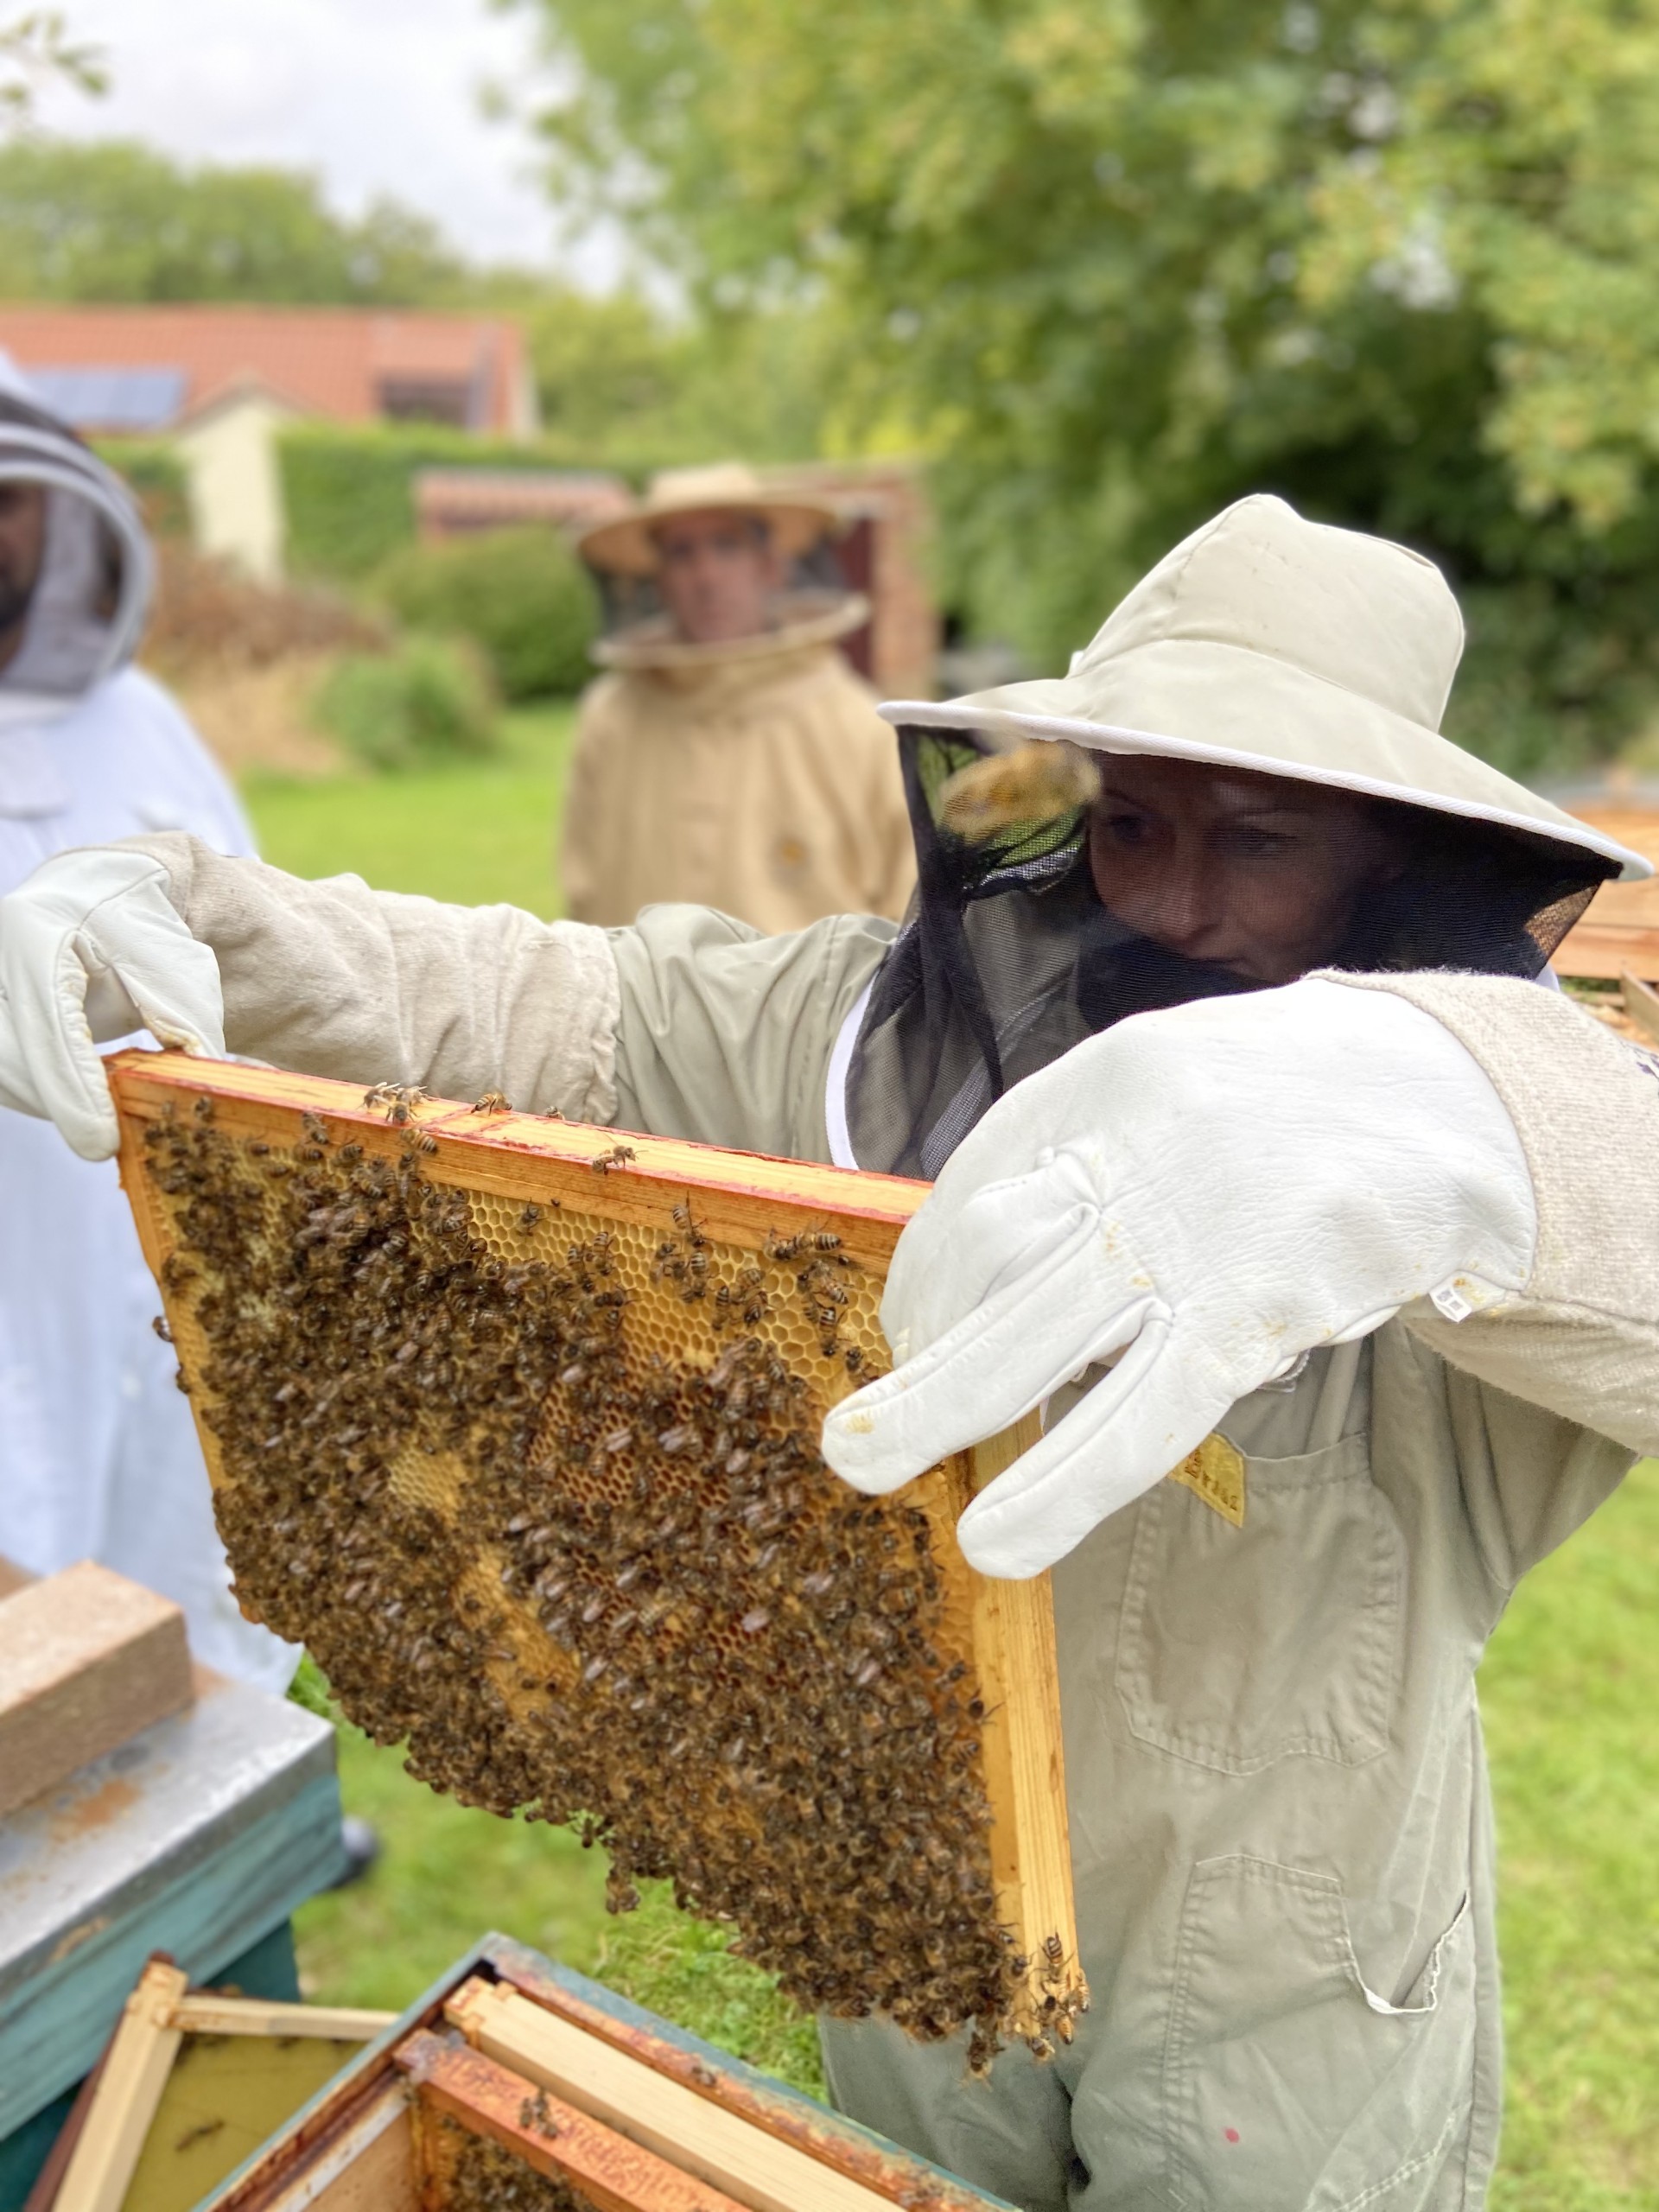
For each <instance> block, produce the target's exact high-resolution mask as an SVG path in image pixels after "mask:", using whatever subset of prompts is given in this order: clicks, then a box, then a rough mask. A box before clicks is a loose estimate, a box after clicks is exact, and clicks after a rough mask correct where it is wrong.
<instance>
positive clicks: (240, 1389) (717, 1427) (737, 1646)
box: [112, 1053, 1086, 2064]
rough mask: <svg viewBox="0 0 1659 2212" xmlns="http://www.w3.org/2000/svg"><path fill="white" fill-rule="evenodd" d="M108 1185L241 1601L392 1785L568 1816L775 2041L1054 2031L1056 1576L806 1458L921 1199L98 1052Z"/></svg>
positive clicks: (385, 1097)
mask: <svg viewBox="0 0 1659 2212" xmlns="http://www.w3.org/2000/svg"><path fill="white" fill-rule="evenodd" d="M112 1077H113V1082H114V1088H115V1092H116V1097H117V1101H118V1106H119V1109H120V1114H121V1120H122V1128H123V1148H122V1171H123V1174H124V1179H125V1182H126V1187H127V1190H128V1192H129V1194H130V1198H131V1200H132V1204H133V1208H134V1211H135V1214H136V1216H137V1221H138V1226H139V1231H140V1234H141V1236H142V1237H143V1241H144V1245H145V1249H146V1252H147V1254H148V1255H149V1260H150V1262H151V1265H152V1266H153V1267H154V1268H155V1269H156V1274H157V1275H158V1278H159V1280H160V1281H161V1283H162V1289H163V1296H164V1300H165V1303H166V1306H167V1313H168V1321H169V1323H170V1325H171V1328H172V1331H173V1335H174V1339H175V1344H176V1345H177V1348H178V1352H179V1357H180V1362H181V1381H182V1382H183V1383H184V1384H185V1385H186V1387H188V1389H189V1390H190V1392H191V1394H192V1402H193V1404H194V1408H195V1411H196V1415H197V1419H198V1421H199V1423H200V1427H201V1433H202V1439H203V1443H204V1446H205V1448H206V1451H207V1459H208V1464H209V1466H210V1469H211V1471H212V1474H213V1481H214V1484H215V1486H216V1504H217V1508H218V1513H219V1526H220V1529H221V1530H222V1532H223V1534H224V1535H225V1539H226V1546H227V1548H228V1550H229V1553H230V1556H231V1560H232V1565H233V1567H234V1569H235V1573H236V1578H237V1590H238V1596H239V1598H240V1599H241V1602H242V1604H243V1606H244V1609H245V1611H249V1612H250V1613H251V1614H252V1615H254V1616H255V1617H256V1618H261V1619H264V1621H266V1622H267V1623H268V1624H270V1626H271V1627H272V1628H273V1629H275V1630H277V1632H278V1633H279V1634H282V1635H284V1636H287V1637H293V1638H296V1639H300V1640H303V1642H304V1643H306V1644H307V1645H308V1648H309V1649H311V1651H312V1652H313V1653H314V1654H315V1656H316V1658H317V1659H318V1661H319V1662H320V1663H321V1665H322V1666H323V1668H324V1669H326V1671H327V1675H328V1677H329V1680H330V1681H331V1682H332V1684H333V1685H334V1689H335V1691H336V1693H337V1694H338V1695H339V1697H340V1701H341V1703H342V1705H343V1706H344V1707H345V1709H346V1712H347V1713H349V1714H350V1715H351V1716H352V1717H353V1719H355V1720H357V1721H358V1722H359V1725H361V1726H364V1727H365V1728H366V1729H367V1730H368V1731H369V1732H371V1733H372V1735H374V1736H375V1737H376V1738H378V1739H379V1740H381V1741H383V1742H394V1741H400V1740H404V1739H406V1740H407V1743H408V1746H409V1760H410V1768H411V1770H412V1771H414V1772H415V1773H416V1774H417V1775H420V1776H422V1777H423V1778H425V1779H427V1780H429V1781H430V1782H431V1783H434V1784H435V1786H437V1787H439V1788H442V1789H450V1790H453V1791H454V1793H455V1794H456V1795H457V1796H461V1797H462V1798H464V1799H465V1800H467V1802H474V1803H479V1804H484V1805H487V1806H490V1807H492V1808H494V1809H496V1810H498V1811H500V1812H503V1813H505V1812H510V1811H512V1810H514V1809H518V1808H527V1809H529V1810H531V1812H532V1814H533V1815H536V1816H537V1817H543V1818H547V1819H550V1820H556V1821H568V1820H573V1819H581V1820H582V1821H585V1822H586V1823H587V1829H586V1832H587V1833H588V1834H590V1835H592V1836H594V1837H595V1838H597V1839H599V1840H603V1842H604V1843H605V1844H606V1846H607V1850H608V1852H609V1853H610V1858H611V1876H610V1880H611V1891H612V1901H613V1904H615V1905H616V1906H617V1907H618V1908H619V1909H624V1910H626V1908H627V1907H628V1906H629V1905H630V1904H632V1902H633V1901H634V1898H635V1896H636V1894H637V1892H636V1891H635V1889H634V1884H635V1881H636V1880H637V1879H638V1878H646V1877H667V1878H670V1879H671V1881H672V1882H673V1884H674V1887H675V1891H676V1894H677V1897H678V1899H679V1901H680V1902H681V1904H683V1905H684V1906H685V1907H687V1908H688V1909H689V1910H692V1911H694V1912H697V1913H700V1914H702V1915H703V1916H706V1917H711V1918H718V1919H723V1920H726V1921H728V1922H730V1923H733V1924H734V1929H735V1931H736V1938H737V1942H738V1947H739V1948H741V1949H742V1950H743V1952H744V1953H745V1954H746V1955H747V1956H748V1957H750V1958H752V1959H753V1960H754V1961H756V1962H757V1963H758V1964H759V1965H760V1966H762V1967H766V1969H767V1970H769V1971H771V1972H772V1973H774V1974H777V1975H778V1976H779V1979H780V1980H781V1982H782V1984H783V1986H784V1987H785V1989H786V1990H787V1991H788V1993H790V1994H791V1996H792V1997H794V1998H795V1999H797V2000H798V2001H799V2002H800V2003H802V2004H803V2005H809V2006H811V2007H813V2008H815V2009H818V2010H823V2011H827V2012H832V2013H836V2014H840V2015H843V2016H848V2015H853V2016H855V2015H859V2014H861V2013H864V2012H869V2011H871V2010H880V2011H882V2012H887V2013H889V2014H891V2015H892V2016H893V2018H895V2019H897V2020H898V2021H899V2023H900V2024H903V2025H904V2026H906V2027H907V2028H909V2029H910V2030H911V2031H912V2032H915V2033H917V2034H918V2035H921V2036H924V2037H936V2036H938V2035H942V2034H945V2033H948V2032H950V2031H954V2030H956V2029H957V2028H959V2027H964V2026H966V2027H969V2028H971V2029H972V2031H973V2046H974V2057H975V2063H976V2064H982V2063H986V2062H987V2061H988V2057H989V2055H990V2053H991V2051H992V2050H994V2049H995V2044H996V2041H997V2039H998V2037H1000V2036H1001V2035H1004V2034H1007V2033H1013V2034H1016V2035H1019V2036H1022V2037H1025V2038H1026V2039H1027V2041H1028V2042H1030V2043H1031V2044H1032V2045H1033V2049H1034V2050H1036V2051H1037V2053H1038V2055H1039V2056H1045V2055H1046V2053H1047V2052H1048V2050H1051V2049H1052V2038H1053V2037H1054V2036H1055V2035H1057V2034H1058V2035H1060V2036H1063V2037H1065V2036H1069V2034H1070V2032H1071V2020H1072V2018H1073V2016H1074V2014H1075V2012H1077V2010H1078V2009H1080V2007H1081V2005H1083V2004H1084V2003H1085V2002H1086V1992H1085V1990H1084V1983H1083V1979H1082V1975H1081V1972H1080V1969H1079V1967H1078V1965H1077V1938H1076V1929H1075V1922H1074V1914H1073V1906H1072V1897H1071V1860H1070V1853H1069V1849H1068V1845H1067V1838H1066V1819H1065V1777H1064V1770H1063V1762H1062V1754H1061V1742H1060V1717H1059V1704H1058V1686H1057V1681H1056V1669H1055V1656H1054V1638H1053V1626H1052V1613H1051V1608H1050V1596H1049V1586H1048V1581H1047V1578H1046V1577H1041V1578H1039V1579H1037V1580H1033V1581H1030V1582H1021V1583H1011V1582H996V1581H991V1580H985V1579H982V1578H981V1577H978V1576H976V1575H975V1574H974V1573H971V1572H970V1570H969V1568H968V1567H967V1566H966V1564H965V1563H964V1562H963V1559H962V1556H961V1554H960V1552H959V1550H958V1548H957V1544H956V1541H955V1537H954V1533H953V1530H954V1522H955V1521H956V1518H957V1515H958V1513H959V1512H960V1510H961V1509H962V1507H963V1503H965V1501H966V1499H967V1497H968V1496H969V1494H970V1492H971V1491H972V1489H973V1487H974V1486H975V1485H976V1483H978V1482H980V1481H982V1480H983V1479H985V1478H988V1475H989V1474H990V1473H993V1472H995V1471H997V1470H998V1469H999V1468H1000V1467H1001V1466H1002V1465H1006V1464H1007V1459H1008V1457H1009V1456H1010V1455H1011V1453H1012V1452H1014V1450H1015V1449H1017V1448H1018V1445H1019V1439H1018V1438H1014V1437H1010V1438H1003V1439H999V1440H993V1441H992V1442H991V1443H989V1444H988V1445H987V1446H982V1447H981V1448H980V1450H979V1451H978V1452H976V1453H975V1454H973V1455H970V1456H969V1458H965V1459H961V1460H957V1461H953V1462H951V1463H950V1464H947V1465H944V1466H942V1467H940V1468H938V1469H937V1470H935V1471H933V1472H932V1473H931V1475H929V1476H927V1477H925V1478H923V1480H922V1481H921V1482H919V1483H918V1484H912V1485H911V1486H909V1487H908V1488H907V1489H906V1491H903V1492H901V1493H899V1495H898V1496H896V1497H893V1498H888V1499H870V1498H864V1497H860V1496H859V1495H858V1494H857V1493H855V1491H851V1490H850V1489H849V1488H848V1487H847V1486H846V1485H844V1484H842V1483H840V1482H839V1481H837V1480H836V1478H834V1477H833V1476H832V1475H831V1474H830V1473H829V1471H828V1470H827V1469H826V1468H825V1467H824V1465H823V1462H822V1460H821V1459H819V1457H818V1453H817V1433H818V1427H819V1424H820V1422H821V1421H822V1418H823V1413H824V1411H825V1409H826V1408H828V1407H829V1405H830V1404H832V1403H834V1402H835V1401H836V1399H837V1398H839V1397H840V1396H842V1395H844V1394H845V1393H846V1392H847V1391H849V1389H852V1388H853V1387H855V1383H857V1382H859V1381H862V1380H864V1379H867V1378H868V1377H871V1376H874V1375H877V1374H880V1372H882V1371H883V1370H885V1367H886V1365H887V1350H886V1345H885V1342H884V1340H883V1338H882V1336H881V1332H880V1322H879V1318H878V1309H879V1305H880V1292H881V1286H882V1281H883V1278H884V1273H885V1269H886V1267H887V1262H888V1260H889V1258H890V1256H891V1254H892V1251H893V1245H894V1243H896V1241H897V1238H898V1236H899V1231H900V1230H902V1228H903V1226H904V1224H905V1223H906V1221H907V1220H908V1219H909V1217H910V1216H911V1214H912V1212H913V1211H915V1209H916V1207H917V1206H918V1205H919V1203H920V1202H921V1199H922V1198H923V1197H924V1196H925V1185H919V1184H914V1183H908V1182H904V1181H900V1180H898V1179H893V1178H890V1177H884V1176H874V1175H861V1174H853V1173H846V1172H843V1171H842V1170H839V1169H835V1168H826V1167H818V1166H803V1165H799V1164H796V1163H791V1162H786V1161H781V1160H766V1159H762V1158H760V1157H758V1156H755V1155H753V1154H735V1153H725V1152H720V1151H717V1150H714V1149H711V1148H709V1147H702V1146H697V1145H692V1144H687V1143H682V1142H677V1141H668V1140H661V1139H652V1138H648V1137H643V1136H628V1137H620V1136H619V1135H618V1133H617V1132H615V1131H613V1130H610V1129H596V1128H584V1127H579V1126H576V1125H574V1124H569V1123H565V1122H559V1121H557V1120H549V1119H543V1118H538V1117H533V1116H527V1115H518V1114H514V1113H512V1111H511V1110H510V1109H506V1108H505V1104H504V1103H500V1102H484V1103H483V1104H482V1105H481V1106H480V1107H479V1108H467V1107H463V1106H458V1105H453V1104H445V1103H442V1102H432V1101H425V1100H422V1099H419V1098H416V1099H414V1100H413V1101H411V1100H410V1099H409V1098H408V1097H407V1096H404V1095H401V1094H397V1093H393V1092H390V1091H388V1090H385V1089H384V1087H377V1089H376V1090H374V1091H372V1092H370V1093H368V1094H366V1095H365V1093H364V1092H363V1091H362V1090H360V1089H358V1088H355V1087H353V1086H350V1085H346V1084H337V1083H328V1082H323V1081H319V1080H315V1079H312V1078H308V1077H292V1076H285V1075H281V1074H277V1073H275V1072H273V1071H267V1070H258V1069H252V1068H245V1067H237V1066H227V1065H219V1064H216V1063H204V1062H202V1061H200V1060H188V1059H185V1058H181V1057H180V1056H178V1055H175V1054H153V1053H150V1054H146V1053H127V1054H123V1055H120V1056H119V1057H118V1058H117V1059H116V1060H115V1061H114V1062H113V1063H112Z"/></svg>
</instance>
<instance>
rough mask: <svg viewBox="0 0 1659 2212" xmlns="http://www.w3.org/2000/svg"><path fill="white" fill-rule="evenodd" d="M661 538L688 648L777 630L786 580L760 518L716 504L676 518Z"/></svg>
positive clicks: (667, 592)
mask: <svg viewBox="0 0 1659 2212" xmlns="http://www.w3.org/2000/svg"><path fill="white" fill-rule="evenodd" d="M654 535H655V537H656V541H657V548H658V552H659V554H660V555H661V556H662V560H661V566H660V568H659V569H658V585H659V586H660V588H661V590H662V594H663V599H664V603H665V605H666V606H667V607H668V611H669V613H671V615H672V616H673V618H674V626H675V628H676V629H677V631H678V632H679V633H680V635H681V637H682V638H683V639H685V640H686V642H687V643H688V644H689V645H722V644H725V643H726V642H728V640H730V639H737V638H753V637H758V636H759V635H760V632H762V631H763V630H766V629H768V628H770V626H771V623H772V597H773V594H775V593H776V591H777V590H778V588H779V582H781V577H780V575H779V563H778V557H777V556H776V554H775V553H774V552H773V551H772V538H771V535H770V533H769V531H767V529H766V524H765V523H764V522H763V521H762V520H761V518H760V516H758V515H746V514H738V513H734V512H732V510H731V509H729V508H719V507H715V508H711V509H709V512H707V513H706V514H688V515H676V516H675V517H674V518H673V520H672V521H671V522H664V523H660V524H658V527H657V530H656V531H655V533H654Z"/></svg>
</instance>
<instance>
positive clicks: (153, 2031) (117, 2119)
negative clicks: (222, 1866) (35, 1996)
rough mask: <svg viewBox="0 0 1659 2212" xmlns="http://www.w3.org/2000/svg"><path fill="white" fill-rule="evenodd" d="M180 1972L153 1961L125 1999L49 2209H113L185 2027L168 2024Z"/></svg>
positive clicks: (91, 2211) (182, 1979) (179, 1991)
mask: <svg viewBox="0 0 1659 2212" xmlns="http://www.w3.org/2000/svg"><path fill="white" fill-rule="evenodd" d="M184 1987H185V1976H184V1975H183V1974H182V1973H181V1971H180V1969H179V1968H178V1967H175V1966H173V1965H172V1964H170V1963H169V1962H168V1961H166V1960H162V1959H152V1960H151V1961H150V1963H149V1965H148V1966H147V1967H145V1968H144V1971H143V1974H142V1975H141V1976H140V1978H139V1982H138V1986H137V1989H135V1990H134V1991H133V1993H132V1994H131V1996H130V1997H129V1998H128V1999H127V2003H126V2009H125V2011H124V2012H123V2013H122V2016H121V2021H120V2024H119V2025H118V2028H117V2029H116V2031H115V2037H114V2040H113V2041H112V2042H111V2045H110V2050H109V2056H108V2057H107V2058H106V2059H105V2062H104V2069H103V2073H102V2075H101V2076H100V2078H99V2084H98V2088H97V2090H96V2092H95V2093H94V2094H93V2097H92V2103H91V2105H90V2107H88V2110H87V2113H86V2124H85V2126H83V2127H82V2129H81V2131H80V2139H79V2142H77V2144H76V2145H75V2147H74V2150H73V2153H72V2154H71V2156H70V2159H69V2164H68V2169H67V2171H66V2173H65V2174H64V2177H63V2183H62V2186H61V2187H60V2190H59V2191H58V2196H57V2202H56V2205H55V2207H54V2212H120V2207H121V2200H122V2199H123V2197H124V2196H125V2195H126V2193H127V2184H128V2183H129V2182H130V2180H131V2179H132V2175H133V2169H134V2168H135V2167H136V2166H137V2164H138V2154H139V2152H141V2151H142V2150H143V2147H144V2137H145V2136H146V2134H147V2133H149V2123H150V2121H151V2120H154V2119H155V2117H156V2107H157V2105H159V2104H160V2102H161V2101H162V2090H163V2089H164V2088H166V2087H167V2077H168V2075H169V2074H170V2073H171V2072H172V2070H173V2061H174V2060H175V2058H176V2057H177V2056H178V2054H179V2046H180V2044H181V2043H182V2042H183V2041H184V2031H183V2030H182V2029H181V2028H178V2027H175V2025H174V2024H173V2012H174V2008H175V2006H176V2005H177V2004H178V2001H179V1999H180V1998H181V1997H182V1996H183V1994H184Z"/></svg>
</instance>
